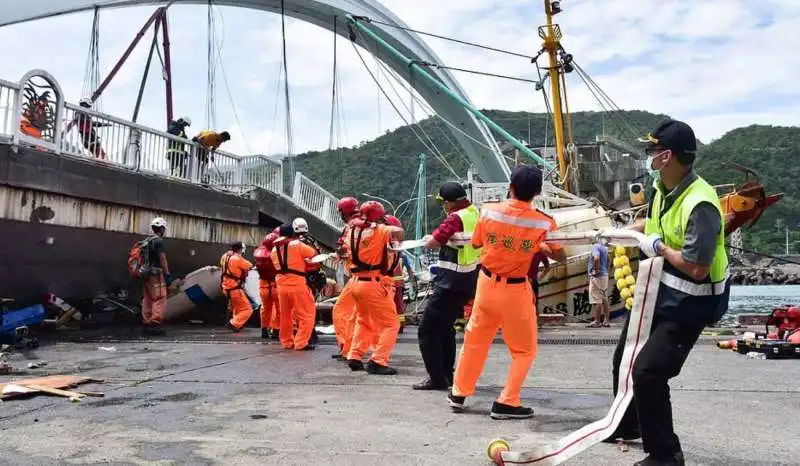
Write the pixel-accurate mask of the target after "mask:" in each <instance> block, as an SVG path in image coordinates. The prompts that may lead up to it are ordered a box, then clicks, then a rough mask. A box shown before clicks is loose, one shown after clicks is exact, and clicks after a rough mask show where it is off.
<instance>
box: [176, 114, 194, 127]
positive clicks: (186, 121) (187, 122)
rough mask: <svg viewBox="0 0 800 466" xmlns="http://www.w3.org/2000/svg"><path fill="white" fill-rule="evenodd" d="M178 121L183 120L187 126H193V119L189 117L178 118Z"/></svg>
mask: <svg viewBox="0 0 800 466" xmlns="http://www.w3.org/2000/svg"><path fill="white" fill-rule="evenodd" d="M178 120H181V121H183V122H184V123H186V126H192V119H191V118H189V117H187V116H182V117H180V118H178Z"/></svg>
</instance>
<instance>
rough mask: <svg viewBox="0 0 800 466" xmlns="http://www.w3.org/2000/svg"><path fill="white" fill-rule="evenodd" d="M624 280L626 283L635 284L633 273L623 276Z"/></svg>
mask: <svg viewBox="0 0 800 466" xmlns="http://www.w3.org/2000/svg"><path fill="white" fill-rule="evenodd" d="M625 282H626V283H627V284H628V285H634V284H636V279H635V278H633V275H628V276H627V277H625Z"/></svg>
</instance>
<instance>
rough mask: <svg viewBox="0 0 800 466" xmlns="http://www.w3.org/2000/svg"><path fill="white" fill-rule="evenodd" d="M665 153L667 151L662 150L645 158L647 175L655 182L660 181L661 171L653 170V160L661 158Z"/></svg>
mask: <svg viewBox="0 0 800 466" xmlns="http://www.w3.org/2000/svg"><path fill="white" fill-rule="evenodd" d="M665 152H667V151H665V150H662V151H661V152H658V153H656V154H653V155H651V156H650V157H648V158H647V173H648V174H649V175H650V176H652V177H653V179H654V180H655V181H660V180H661V170H658V169H655V168H653V160H655V159H656V158H658V157H661V156H662V155H664V153H665Z"/></svg>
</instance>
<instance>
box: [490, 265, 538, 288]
mask: <svg viewBox="0 0 800 466" xmlns="http://www.w3.org/2000/svg"><path fill="white" fill-rule="evenodd" d="M481 271H482V272H483V273H485V274H486V276H487V277H489V278H494V279H495V281H498V282H502V281H504V282H506V283H508V284H509V285H516V284H519V283H525V281H526V280H527V279H528V277H504V276H502V275H497V274H496V273H494V272H492V271H491V270H489V269H487V268H486V267H484V266H481Z"/></svg>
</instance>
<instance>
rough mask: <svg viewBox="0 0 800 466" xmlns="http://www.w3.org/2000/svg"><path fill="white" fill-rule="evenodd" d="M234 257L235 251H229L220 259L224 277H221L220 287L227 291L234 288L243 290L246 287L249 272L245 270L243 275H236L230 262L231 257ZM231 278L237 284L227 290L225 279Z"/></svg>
mask: <svg viewBox="0 0 800 466" xmlns="http://www.w3.org/2000/svg"><path fill="white" fill-rule="evenodd" d="M232 257H233V251H228V252H226V253H225V255H223V256H222V260H221V261H220V265H221V266H222V277H221V278H220V287H221V288H222V289H223V290H225V291H233V290H241V289H242V288H243V287H244V282H245V280H247V272H248V271H244V272H243V273H242V275H241V276H238V275H235V274H234V273H233V272H231V269H230V267H229V264H230V262H231V258H232ZM226 278H230V279H231V280H233V281H234V282H236V285H235V286H234V287H233V288H228V289H227V290H226V289H225V287H223V286H222V285H223V283H225V279H226Z"/></svg>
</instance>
